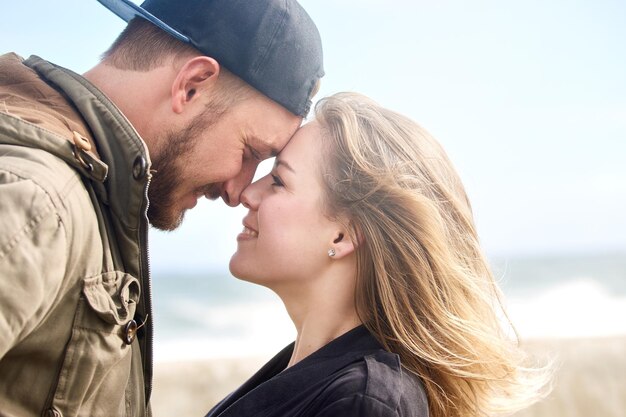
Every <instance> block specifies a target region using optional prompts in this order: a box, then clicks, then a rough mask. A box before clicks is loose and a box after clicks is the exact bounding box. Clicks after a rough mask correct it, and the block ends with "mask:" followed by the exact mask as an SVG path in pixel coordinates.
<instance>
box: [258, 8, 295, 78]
mask: <svg viewBox="0 0 626 417" xmlns="http://www.w3.org/2000/svg"><path fill="white" fill-rule="evenodd" d="M284 4H285V7H284V8H283V11H282V14H281V16H280V18H281V19H280V22H279V24H278V25H276V30H275V31H274V32H273V33H272V37H271V38H270V41H269V42H268V43H267V48H266V49H265V52H264V53H263V57H262V58H261V59H260V60H259V63H258V65H257V66H256V68H254V72H255V73H256V74H258V73H259V68H260V67H261V66H262V65H263V64H264V63H265V61H266V59H267V56H268V54H269V53H270V51H271V50H272V46H273V45H274V40H275V39H276V36H277V34H278V33H279V32H280V31H281V30H282V29H283V27H284V26H285V21H286V20H287V19H286V16H287V15H288V13H287V7H288V6H287V2H284Z"/></svg>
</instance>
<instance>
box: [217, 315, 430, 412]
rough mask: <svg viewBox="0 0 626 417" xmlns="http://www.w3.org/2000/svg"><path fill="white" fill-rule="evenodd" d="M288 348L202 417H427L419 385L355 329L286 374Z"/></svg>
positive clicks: (392, 356) (363, 330) (365, 333)
mask: <svg viewBox="0 0 626 417" xmlns="http://www.w3.org/2000/svg"><path fill="white" fill-rule="evenodd" d="M293 348H294V344H293V343H292V344H290V345H289V346H287V347H286V348H285V349H283V350H282V351H281V352H280V353H278V354H277V355H276V356H274V358H273V359H271V360H270V361H269V362H268V363H267V364H265V365H264V366H263V367H262V368H261V369H260V370H259V371H258V372H257V373H256V374H255V375H254V376H252V378H250V379H249V380H248V381H247V382H246V383H244V384H243V385H242V386H241V387H239V388H238V389H237V390H235V392H233V393H232V394H230V395H229V396H228V397H226V398H225V399H223V400H222V401H221V402H220V403H219V404H217V405H216V406H215V407H214V408H213V409H212V410H211V411H210V412H209V413H208V414H207V416H206V417H218V416H219V417H296V416H297V417H428V403H427V400H426V393H425V391H424V387H423V385H422V383H421V381H420V379H419V378H418V377H417V376H415V375H413V374H411V373H410V372H408V371H407V370H405V369H403V368H402V367H401V366H400V358H399V356H398V355H396V354H393V353H389V352H387V351H385V350H384V349H383V348H382V347H381V345H380V344H379V343H378V342H377V341H376V339H375V338H374V337H373V336H372V335H371V334H370V333H369V332H368V330H367V329H366V328H365V327H363V326H359V327H357V328H355V329H353V330H351V331H349V332H348V333H346V334H344V335H342V336H340V337H338V338H337V339H335V340H333V341H332V342H330V343H329V344H327V345H326V346H324V347H322V348H321V349H319V350H318V351H316V352H315V353H313V354H311V355H309V356H307V357H306V358H304V359H303V360H302V361H300V362H298V363H297V364H295V365H294V366H292V367H290V368H287V369H285V368H286V367H287V364H288V363H289V359H290V358H291V354H292V353H293Z"/></svg>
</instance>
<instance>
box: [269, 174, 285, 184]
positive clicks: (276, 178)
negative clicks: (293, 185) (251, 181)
mask: <svg viewBox="0 0 626 417" xmlns="http://www.w3.org/2000/svg"><path fill="white" fill-rule="evenodd" d="M270 175H271V176H272V179H273V180H274V182H273V183H272V187H283V186H284V185H285V184H283V182H282V181H281V179H280V177H279V176H278V175H274V174H270Z"/></svg>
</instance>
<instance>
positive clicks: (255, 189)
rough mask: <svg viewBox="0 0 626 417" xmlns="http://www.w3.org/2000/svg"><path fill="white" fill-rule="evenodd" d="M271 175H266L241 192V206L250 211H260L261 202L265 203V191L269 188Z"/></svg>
mask: <svg viewBox="0 0 626 417" xmlns="http://www.w3.org/2000/svg"><path fill="white" fill-rule="evenodd" d="M269 177H270V175H266V176H264V177H263V178H261V179H259V180H258V181H256V182H253V183H252V184H250V185H248V186H247V187H246V188H244V190H243V191H242V192H241V196H240V197H239V200H240V202H241V204H242V205H243V206H244V207H245V208H247V209H249V210H258V208H259V205H260V204H261V201H263V190H264V187H266V186H267V184H266V183H267V181H268V178H269Z"/></svg>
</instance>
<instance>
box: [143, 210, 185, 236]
mask: <svg viewBox="0 0 626 417" xmlns="http://www.w3.org/2000/svg"><path fill="white" fill-rule="evenodd" d="M185 211H186V210H183V211H180V212H177V213H167V214H165V213H156V214H155V213H148V221H149V222H150V225H151V226H152V227H154V228H155V229H158V230H162V231H164V232H172V231H174V230H176V229H178V228H179V227H180V225H181V224H183V219H184V217H185ZM150 214H152V215H150Z"/></svg>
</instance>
